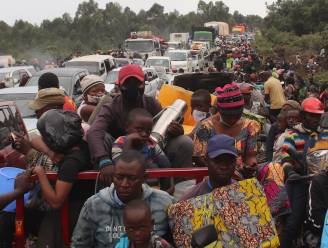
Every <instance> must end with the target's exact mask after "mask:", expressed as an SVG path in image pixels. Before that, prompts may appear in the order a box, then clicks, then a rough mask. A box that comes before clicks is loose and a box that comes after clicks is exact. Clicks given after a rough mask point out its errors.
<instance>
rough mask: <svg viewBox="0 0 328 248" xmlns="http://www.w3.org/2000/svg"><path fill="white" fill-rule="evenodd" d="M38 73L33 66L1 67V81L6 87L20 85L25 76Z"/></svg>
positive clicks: (29, 76)
mask: <svg viewBox="0 0 328 248" xmlns="http://www.w3.org/2000/svg"><path fill="white" fill-rule="evenodd" d="M35 73H36V71H35V69H34V67H33V66H14V67H7V68H1V69H0V83H3V84H4V85H5V87H7V88H9V87H18V86H19V85H20V83H21V82H22V79H23V78H24V77H26V76H27V77H28V78H31V77H32V76H33V75H34V74H35Z"/></svg>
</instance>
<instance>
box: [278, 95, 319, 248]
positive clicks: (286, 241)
mask: <svg viewBox="0 0 328 248" xmlns="http://www.w3.org/2000/svg"><path fill="white" fill-rule="evenodd" d="M323 113H324V106H323V104H322V102H320V100H319V99H317V98H314V97H309V98H306V99H305V100H304V101H303V102H302V105H301V117H302V118H301V120H302V123H300V124H298V125H296V126H294V128H292V129H291V130H290V131H289V132H288V134H287V136H286V138H285V141H284V143H283V146H282V164H283V167H284V171H285V178H286V188H287V192H288V197H289V200H290V202H291V208H292V213H291V214H290V215H289V216H288V217H287V219H286V225H285V228H284V229H283V231H282V232H281V237H280V241H281V246H280V247H282V248H284V247H286V248H287V247H293V241H295V240H296V238H297V235H298V233H299V230H300V229H301V226H302V224H303V221H304V217H305V211H306V196H307V187H308V186H307V183H306V181H304V180H297V179H301V177H300V176H304V175H307V173H308V172H307V168H305V166H304V165H305V164H306V154H307V151H308V150H309V149H310V148H311V147H312V146H314V144H315V142H316V140H317V139H318V137H319V130H318V128H319V123H320V118H321V115H322V114H323Z"/></svg>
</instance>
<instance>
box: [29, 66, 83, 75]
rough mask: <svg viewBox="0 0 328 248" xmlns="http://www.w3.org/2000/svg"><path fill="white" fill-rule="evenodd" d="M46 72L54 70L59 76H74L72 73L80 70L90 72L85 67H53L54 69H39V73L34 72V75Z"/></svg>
mask: <svg viewBox="0 0 328 248" xmlns="http://www.w3.org/2000/svg"><path fill="white" fill-rule="evenodd" d="M46 72H52V73H54V74H56V75H57V76H61V77H68V76H72V75H75V74H77V73H80V72H87V73H88V70H87V69H85V68H75V67H64V68H52V69H45V70H42V71H38V72H37V73H35V74H34V76H41V75H42V74H44V73H46Z"/></svg>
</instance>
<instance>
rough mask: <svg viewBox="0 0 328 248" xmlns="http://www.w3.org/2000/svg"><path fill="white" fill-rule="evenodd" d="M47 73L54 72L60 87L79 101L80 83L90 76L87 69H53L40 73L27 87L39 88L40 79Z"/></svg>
mask: <svg viewBox="0 0 328 248" xmlns="http://www.w3.org/2000/svg"><path fill="white" fill-rule="evenodd" d="M46 72H52V73H54V74H56V75H57V77H58V79H59V85H60V87H62V88H63V89H64V90H65V91H66V92H67V94H68V95H69V96H70V97H72V98H73V99H77V98H78V97H79V96H80V95H81V94H82V91H81V85H80V81H81V80H82V78H83V77H84V76H86V75H88V74H89V72H88V70H87V69H81V68H53V69H47V70H42V71H38V72H37V73H36V74H35V75H33V77H32V78H31V79H30V80H29V81H28V82H27V84H26V85H27V86H38V81H39V78H40V76H41V75H42V74H44V73H46Z"/></svg>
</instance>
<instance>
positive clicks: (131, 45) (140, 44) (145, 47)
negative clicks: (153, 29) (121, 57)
mask: <svg viewBox="0 0 328 248" xmlns="http://www.w3.org/2000/svg"><path fill="white" fill-rule="evenodd" d="M125 48H126V49H127V50H131V51H135V52H151V51H153V50H154V43H153V41H152V40H127V41H125Z"/></svg>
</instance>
